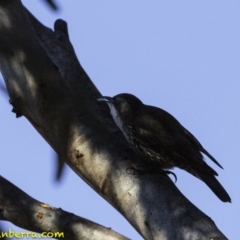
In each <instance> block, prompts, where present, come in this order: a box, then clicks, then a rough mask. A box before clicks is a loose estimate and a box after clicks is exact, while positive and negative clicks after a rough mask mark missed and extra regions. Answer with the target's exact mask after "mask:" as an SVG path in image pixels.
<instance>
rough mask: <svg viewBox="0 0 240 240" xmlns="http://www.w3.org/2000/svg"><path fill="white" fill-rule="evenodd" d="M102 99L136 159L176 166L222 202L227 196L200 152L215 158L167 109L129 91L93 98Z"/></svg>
mask: <svg viewBox="0 0 240 240" xmlns="http://www.w3.org/2000/svg"><path fill="white" fill-rule="evenodd" d="M97 100H98V101H99V102H106V103H107V105H108V107H109V109H110V113H111V115H112V118H113V120H114V121H115V123H116V125H117V126H118V128H119V129H120V130H121V132H122V133H123V135H124V137H125V138H126V140H127V142H128V144H129V145H130V147H131V148H132V149H133V151H134V152H135V153H136V154H138V156H139V157H140V159H141V160H142V161H144V162H145V163H147V164H149V165H150V166H154V168H155V167H157V168H158V169H159V170H163V169H164V170H168V169H172V168H174V167H178V168H180V169H182V170H185V171H187V172H188V173H190V174H192V175H193V176H195V177H197V178H198V179H200V180H202V181H203V182H204V183H205V184H206V185H207V186H208V187H209V188H210V189H211V190H212V191H213V192H214V193H215V195H216V196H217V197H218V198H219V199H220V200H221V201H223V202H231V198H230V196H229V195H228V193H227V192H226V190H225V189H224V188H223V186H222V185H221V184H220V183H219V181H218V180H217V179H216V176H218V174H217V172H216V171H215V170H214V169H213V168H211V167H210V166H209V165H208V164H207V163H206V162H205V160H204V158H203V154H204V155H206V156H207V157H208V158H209V159H211V160H212V161H213V162H214V163H215V164H216V165H218V166H219V167H220V168H223V167H222V166H221V165H220V164H219V163H218V162H217V160H216V159H215V158H214V157H213V156H212V155H211V154H210V153H208V151H207V150H206V149H205V148H204V147H203V146H202V145H201V143H200V142H199V141H198V140H197V139H196V138H195V137H194V136H193V134H191V133H190V132H189V131H188V130H187V129H186V128H184V127H183V126H182V125H181V123H180V122H179V121H178V120H177V119H176V118H175V117H173V116H172V115H171V114H170V113H168V112H167V111H165V110H163V109H161V108H158V107H154V106H150V105H145V104H144V103H143V102H142V101H141V100H140V99H139V98H137V97H136V96H134V95H132V94H129V93H121V94H118V95H116V96H114V97H107V96H103V97H100V98H98V99H97Z"/></svg>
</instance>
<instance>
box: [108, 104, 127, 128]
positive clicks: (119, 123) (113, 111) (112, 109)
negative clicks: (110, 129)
mask: <svg viewBox="0 0 240 240" xmlns="http://www.w3.org/2000/svg"><path fill="white" fill-rule="evenodd" d="M108 106H109V108H110V112H111V115H112V117H113V120H114V121H115V123H116V124H117V126H118V127H119V128H120V130H121V131H123V122H122V120H121V119H120V117H119V115H118V113H117V110H116V108H115V107H114V106H113V105H112V104H111V103H108Z"/></svg>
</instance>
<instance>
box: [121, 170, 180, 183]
mask: <svg viewBox="0 0 240 240" xmlns="http://www.w3.org/2000/svg"><path fill="white" fill-rule="evenodd" d="M126 173H127V174H131V175H133V176H134V177H135V178H137V177H139V175H142V174H147V173H154V174H161V175H163V176H164V177H166V175H170V174H171V175H173V177H174V179H175V183H176V182H177V176H176V174H175V173H174V172H172V171H168V170H163V169H161V170H160V171H159V169H157V170H156V168H150V169H147V170H146V169H144V170H141V169H137V168H134V167H129V168H127V169H126Z"/></svg>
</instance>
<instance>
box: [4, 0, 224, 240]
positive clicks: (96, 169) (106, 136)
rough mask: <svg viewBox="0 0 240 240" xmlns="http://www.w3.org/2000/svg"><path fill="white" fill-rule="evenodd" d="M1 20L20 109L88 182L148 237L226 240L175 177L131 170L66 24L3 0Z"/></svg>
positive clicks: (10, 82)
mask: <svg viewBox="0 0 240 240" xmlns="http://www.w3.org/2000/svg"><path fill="white" fill-rule="evenodd" d="M0 19H1V21H2V22H0V68H1V71H2V73H3V76H4V80H5V82H6V85H7V88H8V91H9V94H10V97H11V100H12V102H13V104H14V105H15V108H17V109H18V110H19V111H20V112H22V113H23V115H24V116H25V117H26V118H27V119H28V120H29V121H30V122H31V123H32V124H33V126H34V127H35V128H36V129H37V131H38V132H39V133H40V134H41V135H42V136H43V137H44V138H45V140H46V141H47V142H48V143H49V144H50V145H51V146H52V147H53V148H54V149H55V151H56V152H57V153H58V154H59V156H60V157H61V158H62V159H66V162H67V164H68V165H69V166H70V167H71V168H72V169H73V170H74V171H75V172H76V173H77V174H78V175H79V176H80V177H81V178H82V179H83V180H85V181H86V182H87V183H88V184H89V185H90V186H91V187H92V188H93V189H95V191H97V192H98V193H99V194H100V195H101V196H102V197H104V198H105V199H106V200H107V201H108V202H109V203H110V204H112V205H113V206H114V207H115V208H116V209H117V210H118V211H119V212H120V213H122V214H123V215H124V216H125V218H126V219H127V220H128V221H129V222H130V223H131V224H132V225H133V226H134V227H135V229H136V230H137V231H138V232H139V233H140V234H141V235H142V236H143V237H144V238H145V239H149V240H150V239H176V240H178V239H226V237H225V236H224V235H223V234H222V233H221V232H220V231H219V230H218V229H217V227H216V226H215V224H214V222H213V221H212V220H211V219H210V218H209V217H207V216H206V215H205V214H203V213H202V212H201V211H200V210H198V209H197V208H196V207H195V206H194V205H193V204H191V203H190V202H189V201H188V200H187V199H186V198H185V197H184V196H183V195H182V194H181V193H180V192H179V190H178V189H177V188H176V186H175V185H174V184H173V183H172V181H170V180H169V179H168V177H163V176H161V175H157V174H155V175H150V174H145V175H142V176H140V177H138V178H135V177H134V176H132V175H130V174H127V173H126V169H127V168H128V167H131V166H133V165H135V164H137V162H138V161H139V159H138V158H137V156H135V155H134V153H132V151H131V150H130V149H129V148H128V146H127V145H126V142H125V140H124V139H123V137H122V135H121V134H120V133H119V131H117V130H116V127H115V126H114V125H113V124H112V123H111V118H110V117H109V114H108V113H106V109H105V108H102V107H100V106H99V105H97V102H96V100H95V99H96V98H97V97H98V96H99V95H100V93H99V92H98V90H97V89H96V87H95V86H94V85H93V84H92V82H91V81H90V79H89V78H88V76H87V75H86V73H85V72H84V70H83V69H82V67H81V66H80V64H79V63H78V60H77V58H76V56H75V53H74V50H73V48H72V46H71V43H70V42H69V39H68V36H67V34H66V27H64V26H63V25H61V24H62V22H61V21H60V22H57V23H56V25H55V31H54V32H53V31H51V30H50V29H48V28H45V27H44V26H42V25H41V24H40V23H39V22H38V21H37V20H36V19H34V18H33V17H32V16H31V15H30V14H28V15H27V13H26V11H25V10H24V8H23V7H22V5H21V2H20V1H19V0H8V1H5V0H0ZM59 24H60V25H59ZM116 136H117V137H116Z"/></svg>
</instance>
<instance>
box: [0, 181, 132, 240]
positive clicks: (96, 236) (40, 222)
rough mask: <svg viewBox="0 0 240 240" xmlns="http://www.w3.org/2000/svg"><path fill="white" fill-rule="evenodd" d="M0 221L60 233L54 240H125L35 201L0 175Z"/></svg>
mask: <svg viewBox="0 0 240 240" xmlns="http://www.w3.org/2000/svg"><path fill="white" fill-rule="evenodd" d="M0 219H1V220H5V221H10V222H12V223H14V224H15V225H17V226H19V227H22V228H25V229H29V230H31V231H34V232H39V233H43V232H52V233H60V234H62V233H63V235H60V236H59V238H57V239H72V240H78V239H91V240H101V239H102V240H106V239H111V240H127V239H128V238H126V237H124V236H122V235H120V234H118V233H116V232H114V231H112V230H111V229H109V228H105V227H103V226H101V225H99V224H97V223H94V222H92V221H89V220H87V219H85V218H81V217H78V216H76V215H74V214H72V213H68V212H65V211H63V210H62V209H60V208H54V207H51V206H49V205H48V204H45V203H42V202H39V201H37V200H35V199H33V198H32V197H30V196H29V195H27V194H26V193H24V192H23V191H22V190H21V189H19V188H18V187H16V186H14V185H13V184H12V183H10V182H9V181H7V180H6V179H5V178H3V177H2V176H0ZM61 236H62V237H61Z"/></svg>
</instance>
